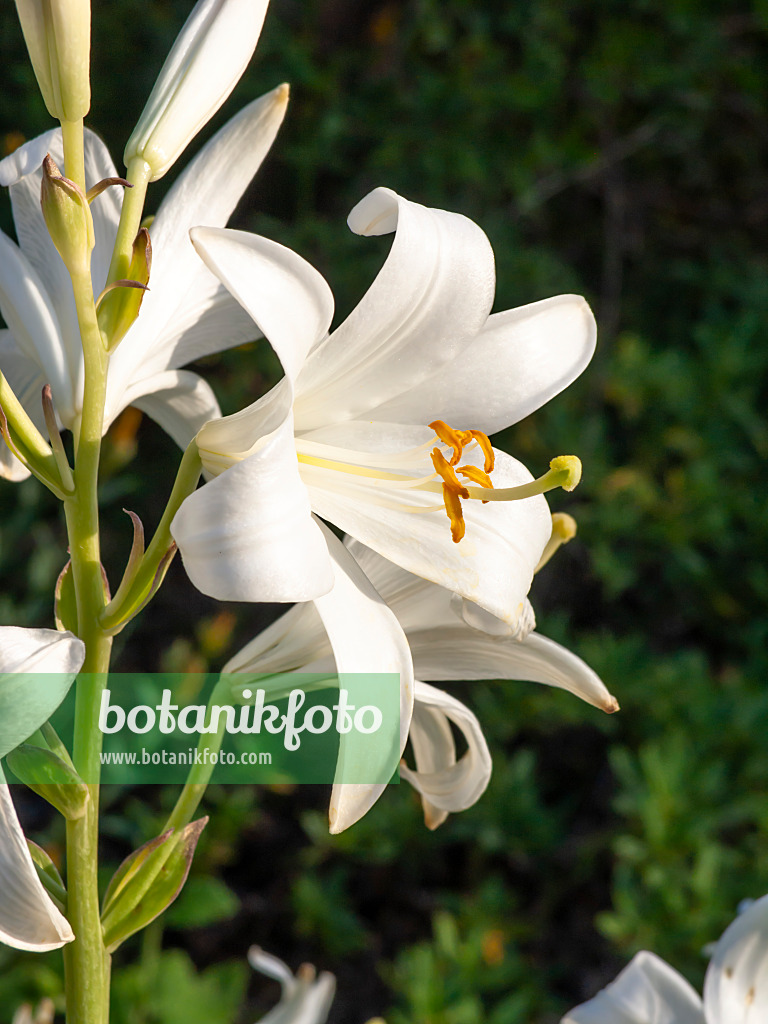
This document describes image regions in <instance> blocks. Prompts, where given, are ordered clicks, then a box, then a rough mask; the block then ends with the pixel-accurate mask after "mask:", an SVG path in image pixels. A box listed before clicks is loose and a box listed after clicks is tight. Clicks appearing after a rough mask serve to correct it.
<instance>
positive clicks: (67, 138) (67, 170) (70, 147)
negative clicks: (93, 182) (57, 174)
mask: <svg viewBox="0 0 768 1024" xmlns="http://www.w3.org/2000/svg"><path fill="white" fill-rule="evenodd" d="M61 137H62V141H63V143H64V176H65V177H66V178H69V180H70V181H74V183H75V184H76V185H79V186H80V188H81V189H82V190H83V192H85V187H86V186H85V141H84V138H83V119H82V118H80V120H79V121H62V122H61Z"/></svg>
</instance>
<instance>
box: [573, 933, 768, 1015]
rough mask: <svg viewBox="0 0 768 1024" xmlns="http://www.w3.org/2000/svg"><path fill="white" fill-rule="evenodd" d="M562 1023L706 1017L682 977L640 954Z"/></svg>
mask: <svg viewBox="0 0 768 1024" xmlns="http://www.w3.org/2000/svg"><path fill="white" fill-rule="evenodd" d="M740 1019H741V1020H743V1018H740ZM756 1019H757V1018H756ZM561 1024H705V1018H704V1013H703V1010H702V1005H701V1000H700V999H699V997H698V995H697V994H696V992H695V991H694V989H693V988H692V987H691V986H690V985H689V984H688V982H687V981H686V980H685V978H683V977H682V976H681V975H680V974H678V973H677V971H675V970H673V969H672V968H671V967H670V966H669V964H667V963H665V962H664V961H663V960H661V959H660V958H659V957H657V956H656V955H655V954H654V953H648V952H645V951H643V952H641V953H638V954H637V955H636V956H635V957H633V959H632V960H631V961H630V962H629V964H628V965H627V966H626V967H625V968H624V970H623V971H622V972H621V973H620V974H619V975H618V976H617V977H616V980H615V981H612V982H611V984H610V985H608V986H607V988H604V989H603V990H602V992H599V993H598V994H597V995H596V996H595V998H594V999H590V1000H589V1002H586V1003H582V1004H581V1005H580V1006H577V1007H576V1008H575V1009H573V1010H571V1012H570V1013H568V1014H566V1015H565V1017H563V1019H562V1021H561ZM711 1024H714V1018H713V1019H712V1022H711ZM718 1024H722V1022H718Z"/></svg>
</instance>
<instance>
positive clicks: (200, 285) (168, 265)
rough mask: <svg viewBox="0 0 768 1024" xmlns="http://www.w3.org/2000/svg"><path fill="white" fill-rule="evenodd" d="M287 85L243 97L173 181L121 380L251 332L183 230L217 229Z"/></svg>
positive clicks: (282, 106)
mask: <svg viewBox="0 0 768 1024" xmlns="http://www.w3.org/2000/svg"><path fill="white" fill-rule="evenodd" d="M287 103H288V86H286V85H281V86H278V87H277V89H273V90H272V91H271V92H269V93H267V94H266V95H265V96H262V97H260V98H259V99H257V100H254V101H253V102H252V103H249V104H248V106H246V107H245V108H244V109H243V110H241V111H240V112H239V113H238V114H236V115H235V117H233V118H232V119H231V120H230V121H228V122H227V123H226V124H225V125H224V127H223V128H221V129H220V130H219V131H218V132H217V133H216V135H214V136H213V138H212V139H211V140H210V142H208V143H207V144H206V145H205V146H204V147H203V149H202V150H201V151H200V153H199V154H198V155H197V156H196V157H195V159H194V160H193V161H192V162H191V163H190V164H189V166H188V167H187V168H186V169H185V170H184V172H183V173H182V174H181V175H180V176H179V178H178V179H177V180H176V182H175V184H174V185H173V187H172V188H171V190H170V192H169V193H168V195H167V196H166V197H165V199H164V200H163V202H162V203H161V204H160V209H159V210H158V212H157V216H156V217H155V219H154V221H153V222H152V225H151V228H150V234H151V236H152V247H153V263H152V278H151V281H150V291H149V292H148V293H147V294H146V295H145V297H144V302H143V304H142V309H141V315H140V316H139V319H138V320H137V321H136V323H135V324H134V325H133V327H132V328H131V330H130V331H129V333H128V334H127V335H126V337H125V339H124V340H123V343H122V344H121V346H120V348H118V350H117V352H116V353H115V354H114V356H113V358H112V365H111V367H110V374H111V375H113V376H114V375H117V376H118V377H120V378H121V379H128V380H130V379H131V378H135V376H136V375H137V372H141V374H142V375H143V376H146V375H148V374H149V373H151V372H155V371H163V370H167V369H176V368H178V367H180V366H183V365H184V364H186V363H191V362H194V361H195V360H196V359H200V358H201V357H202V356H206V355H210V354H212V353H214V352H219V351H221V350H222V349H224V348H232V347H234V346H236V345H239V344H242V343H244V342H246V341H250V340H252V339H253V338H254V337H256V335H257V333H258V332H257V330H256V328H255V327H254V324H253V322H252V321H251V319H250V318H249V317H248V315H247V314H246V313H244V312H243V310H242V309H241V308H240V306H239V304H238V303H237V302H235V301H234V300H233V299H232V298H231V296H230V295H229V293H228V292H227V291H226V290H225V289H224V288H222V287H221V285H220V284H219V283H218V282H217V280H216V279H215V278H213V277H211V275H210V274H209V273H208V271H207V270H206V268H205V267H204V266H203V264H202V263H201V262H200V259H199V257H198V256H197V254H196V253H195V250H194V249H193V247H192V245H191V243H190V239H189V232H190V229H191V228H192V227H194V226H195V225H198V224H205V225H209V226H211V227H223V226H224V225H225V224H226V223H227V221H228V220H229V218H230V216H231V215H232V212H233V210H234V208H235V206H236V204H237V203H238V201H239V200H240V198H241V196H242V194H243V192H244V191H245V189H246V188H247V186H248V184H249V182H250V181H251V179H252V178H253V176H254V175H255V174H256V172H257V171H258V169H259V167H260V166H261V164H262V161H263V160H264V157H265V156H266V155H267V153H268V151H269V149H270V147H271V146H272V143H273V142H274V140H275V136H276V135H277V132H278V130H279V128H280V125H281V124H282V121H283V117H284V116H285V111H286V107H287Z"/></svg>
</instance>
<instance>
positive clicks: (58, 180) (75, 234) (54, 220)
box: [40, 155, 95, 274]
mask: <svg viewBox="0 0 768 1024" xmlns="http://www.w3.org/2000/svg"><path fill="white" fill-rule="evenodd" d="M40 205H41V206H42V208H43V217H44V218H45V223H46V226H47V228H48V232H49V234H50V236H51V238H52V240H53V244H54V245H55V246H56V249H57V250H58V253H59V256H61V258H62V259H63V260H64V265H65V266H66V268H67V270H68V271H69V272H70V274H75V273H83V272H85V271H87V270H88V269H89V267H90V262H91V250H92V249H93V246H94V244H95V238H94V233H93V218H92V217H91V210H90V207H89V205H88V199H87V198H86V195H85V193H84V192H83V191H82V189H80V188H78V186H77V185H76V184H75V183H74V182H73V181H70V180H69V178H65V177H63V176H62V173H61V171H60V170H59V168H58V167H57V166H56V164H55V163H54V162H53V160H52V159H51V157H50V155H48V156H46V158H45V160H44V161H43V181H42V186H41V189H40Z"/></svg>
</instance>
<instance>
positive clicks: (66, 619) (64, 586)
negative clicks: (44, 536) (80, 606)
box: [53, 561, 77, 633]
mask: <svg viewBox="0 0 768 1024" xmlns="http://www.w3.org/2000/svg"><path fill="white" fill-rule="evenodd" d="M53 616H54V618H55V619H56V629H58V630H59V631H60V632H62V633H63V632H64V631H65V630H69V631H70V632H71V633H76V632H77V601H76V599H75V580H74V577H73V575H72V562H71V561H69V562H67V564H66V565H65V566H64V568H63V569H62V570H61V572H60V573H59V578H58V579H57V580H56V589H55V591H54V600H53Z"/></svg>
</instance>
